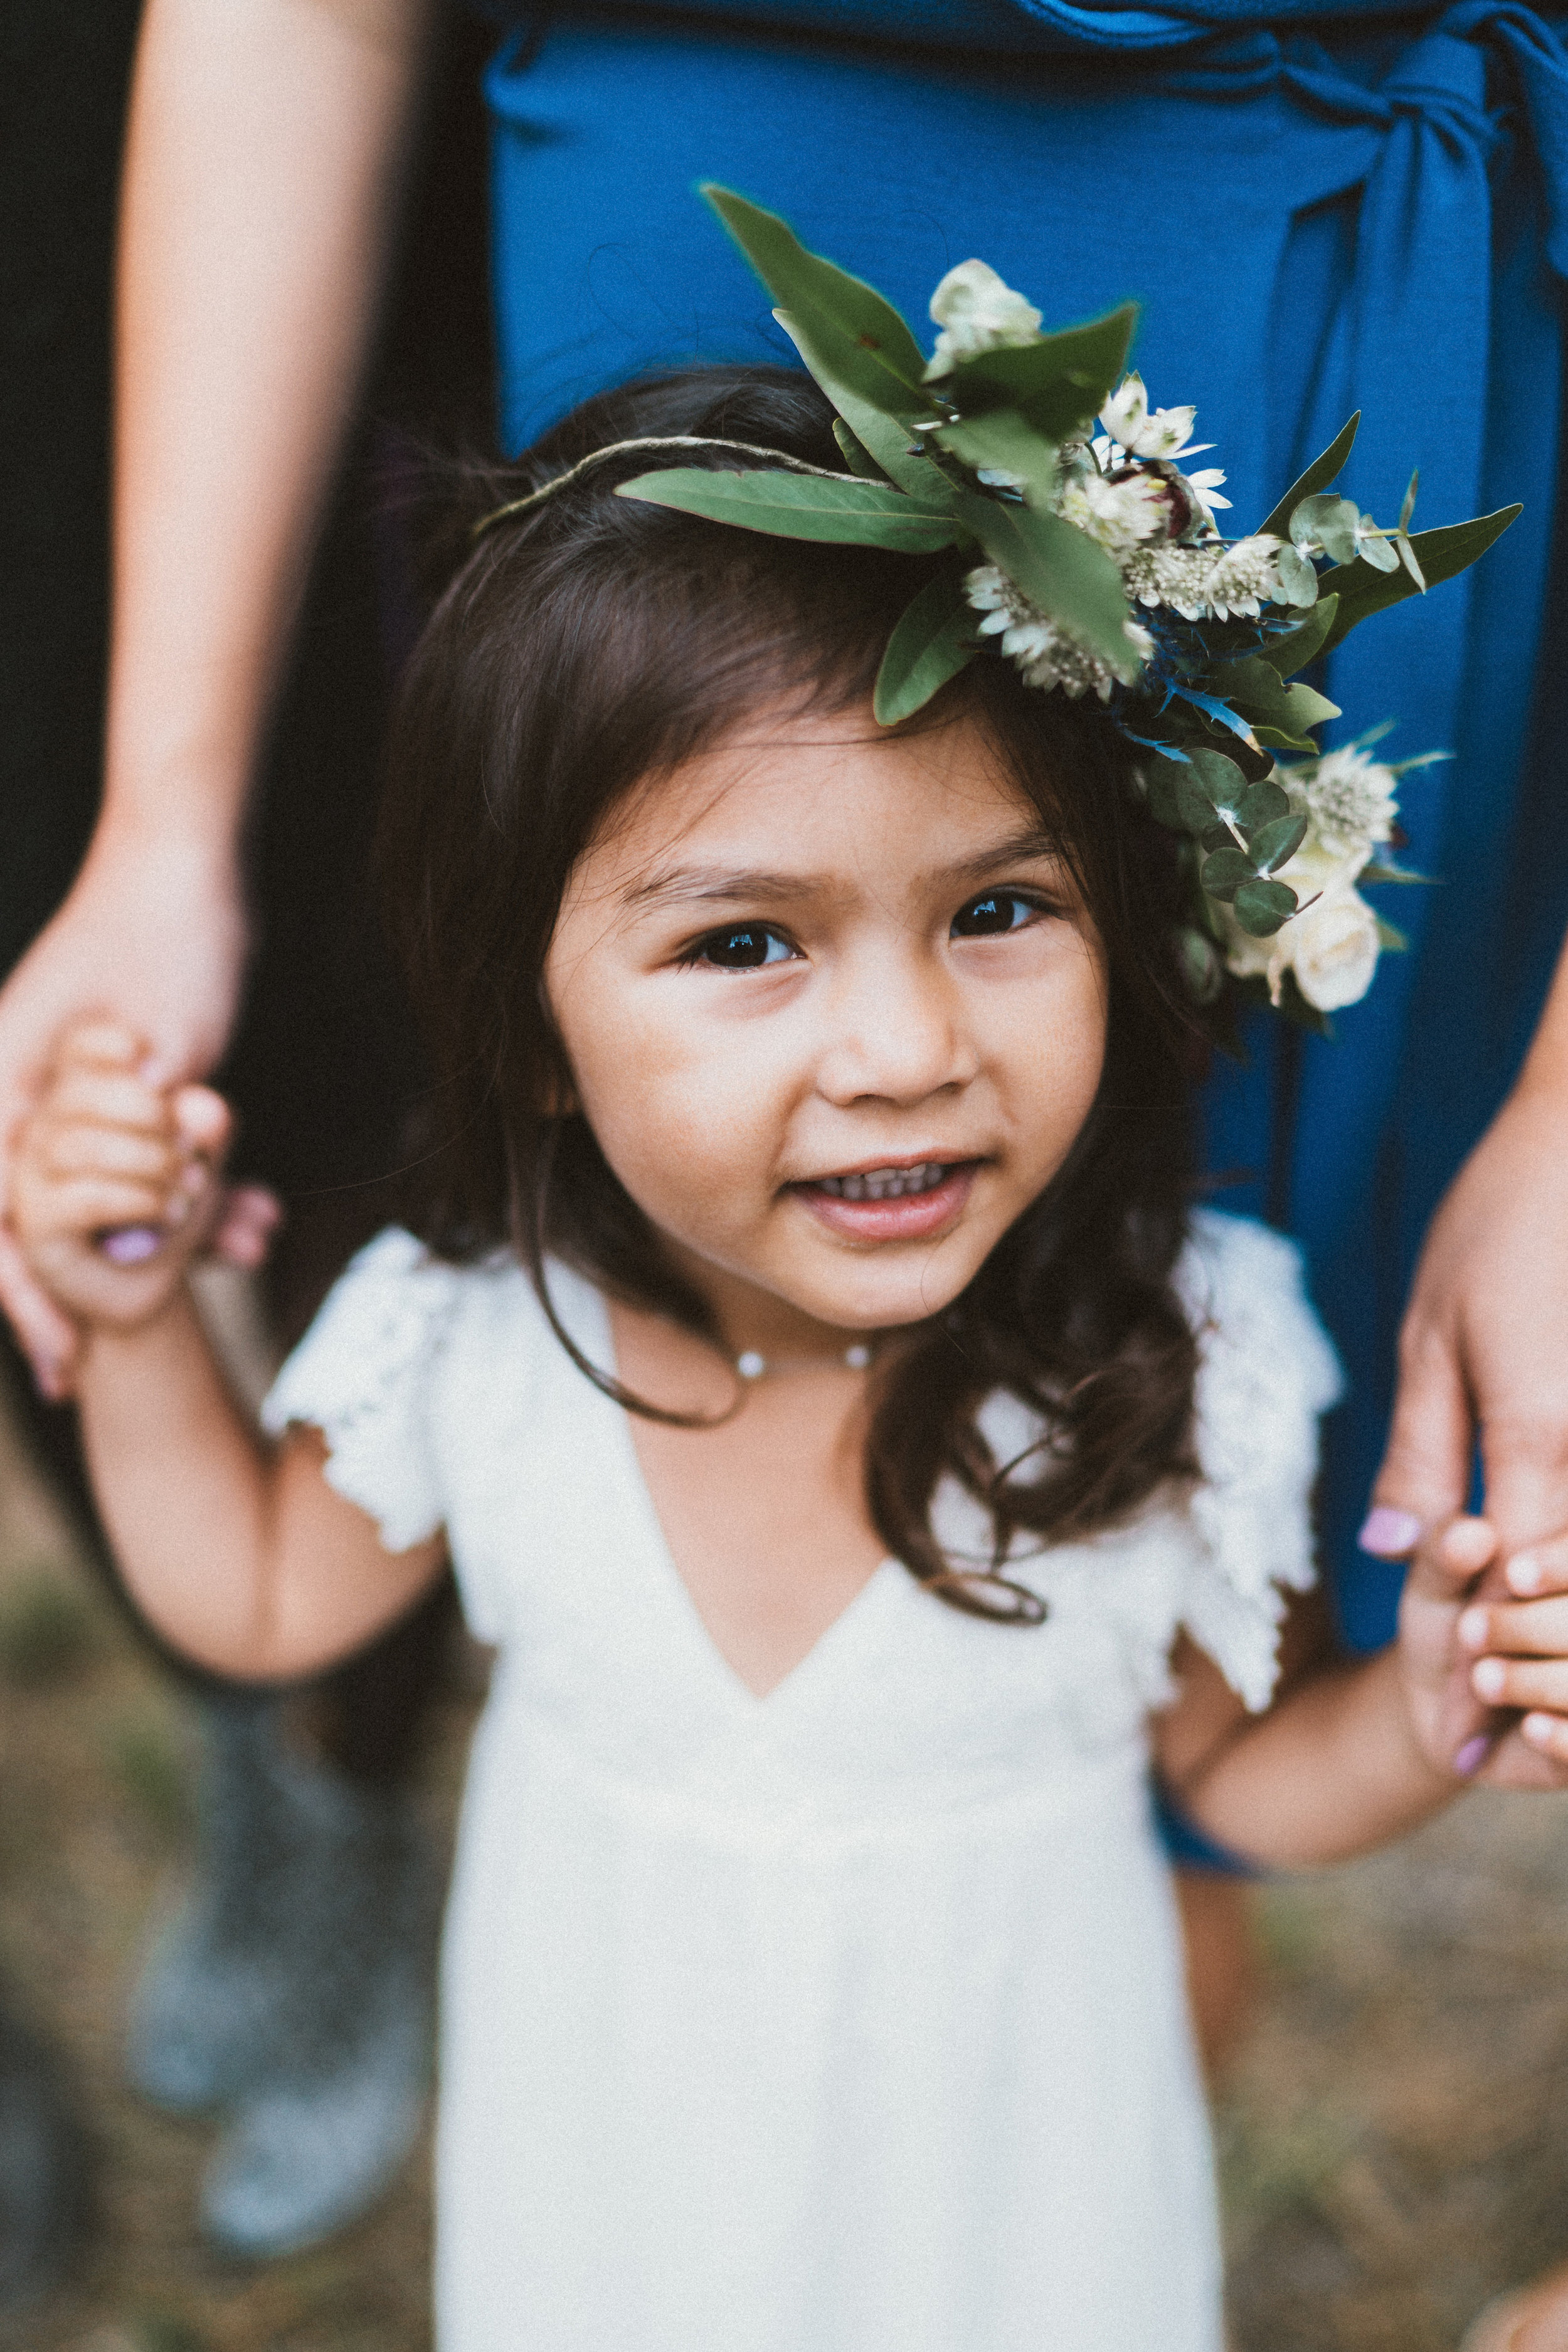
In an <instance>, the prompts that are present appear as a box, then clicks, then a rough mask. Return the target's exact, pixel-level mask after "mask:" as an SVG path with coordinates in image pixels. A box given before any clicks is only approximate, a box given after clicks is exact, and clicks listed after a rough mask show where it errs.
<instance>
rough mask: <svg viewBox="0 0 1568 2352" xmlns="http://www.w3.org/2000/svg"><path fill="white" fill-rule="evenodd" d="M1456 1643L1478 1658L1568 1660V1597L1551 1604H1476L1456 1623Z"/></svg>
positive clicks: (1500, 1602) (1546, 1602)
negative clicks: (1492, 1655)
mask: <svg viewBox="0 0 1568 2352" xmlns="http://www.w3.org/2000/svg"><path fill="white" fill-rule="evenodd" d="M1459 1640H1460V1641H1461V1643H1463V1644H1464V1646H1465V1648H1466V1649H1467V1650H1471V1651H1473V1652H1474V1653H1475V1654H1476V1656H1477V1657H1480V1656H1481V1655H1482V1654H1484V1653H1486V1652H1487V1651H1490V1650H1497V1651H1502V1652H1504V1653H1506V1654H1509V1655H1510V1656H1512V1657H1526V1658H1529V1657H1536V1658H1561V1657H1568V1595H1560V1596H1559V1597H1557V1598H1556V1599H1554V1600H1551V1601H1474V1602H1472V1603H1471V1605H1470V1607H1469V1608H1468V1609H1467V1610H1466V1612H1465V1613H1464V1615H1463V1616H1462V1617H1461V1618H1460V1620H1459Z"/></svg>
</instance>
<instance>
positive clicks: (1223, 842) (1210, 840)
mask: <svg viewBox="0 0 1568 2352" xmlns="http://www.w3.org/2000/svg"><path fill="white" fill-rule="evenodd" d="M1239 846H1240V845H1239V843H1238V842H1237V838H1236V835H1235V834H1234V833H1232V831H1231V829H1230V827H1229V825H1228V824H1226V822H1225V820H1224V819H1223V817H1222V818H1219V819H1216V818H1215V813H1214V811H1213V809H1210V810H1209V822H1208V823H1207V824H1205V826H1204V827H1203V829H1202V831H1201V832H1200V833H1199V835H1198V847H1199V848H1200V849H1236V848H1238V847H1239Z"/></svg>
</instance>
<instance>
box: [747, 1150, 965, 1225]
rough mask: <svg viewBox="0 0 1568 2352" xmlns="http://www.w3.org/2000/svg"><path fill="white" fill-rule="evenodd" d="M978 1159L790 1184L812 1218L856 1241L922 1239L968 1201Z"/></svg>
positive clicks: (869, 1170)
mask: <svg viewBox="0 0 1568 2352" xmlns="http://www.w3.org/2000/svg"><path fill="white" fill-rule="evenodd" d="M979 1166H980V1162H979V1160H918V1161H917V1162H916V1163H915V1165H914V1166H913V1167H912V1168H890V1167H889V1168H865V1169H861V1170H859V1171H857V1172H856V1173H855V1174H853V1175H847V1176H819V1177H817V1178H816V1180H815V1181H813V1182H811V1183H809V1184H795V1185H794V1186H792V1188H791V1189H792V1191H794V1192H795V1193H797V1194H798V1196H799V1197H800V1199H801V1200H802V1201H804V1202H805V1205H806V1207H807V1208H808V1209H810V1210H811V1212H812V1213H813V1214H814V1215H815V1216H817V1217H819V1218H820V1219H821V1220H822V1223H824V1224H825V1225H828V1226H831V1228H832V1230H833V1231H834V1232H835V1233H837V1234H844V1235H845V1236H846V1237H847V1238H852V1239H854V1240H855V1241H860V1242H902V1241H923V1240H925V1239H926V1238H927V1237H928V1236H929V1235H930V1234H936V1233H940V1232H941V1230H942V1227H943V1225H945V1224H948V1223H951V1222H952V1219H953V1218H954V1217H955V1216H957V1214H958V1213H959V1212H960V1210H961V1209H962V1208H963V1205H964V1203H965V1202H966V1201H967V1200H968V1198H969V1193H970V1188H971V1187H972V1185H973V1182H974V1178H975V1174H976V1172H977V1171H978V1169H979Z"/></svg>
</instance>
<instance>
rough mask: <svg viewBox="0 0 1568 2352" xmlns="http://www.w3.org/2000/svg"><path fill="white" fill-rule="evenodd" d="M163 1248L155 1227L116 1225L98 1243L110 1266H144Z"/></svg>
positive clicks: (158, 1232)
mask: <svg viewBox="0 0 1568 2352" xmlns="http://www.w3.org/2000/svg"><path fill="white" fill-rule="evenodd" d="M99 1248H100V1250H101V1251H102V1252H103V1255H104V1256H105V1257H106V1258H108V1260H109V1261H110V1265H146V1263H147V1261H148V1259H149V1258H150V1257H156V1256H157V1255H158V1252H159V1251H160V1250H161V1249H162V1248H163V1234H162V1233H161V1232H160V1231H159V1229H158V1227H157V1226H156V1225H117V1226H116V1227H115V1228H114V1231H113V1232H112V1233H108V1234H104V1236H103V1238H102V1240H101V1241H100V1243H99Z"/></svg>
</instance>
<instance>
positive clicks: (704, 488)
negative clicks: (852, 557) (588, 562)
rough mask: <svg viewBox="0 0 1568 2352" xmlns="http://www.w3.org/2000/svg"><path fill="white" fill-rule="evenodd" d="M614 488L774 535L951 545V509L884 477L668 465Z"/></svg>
mask: <svg viewBox="0 0 1568 2352" xmlns="http://www.w3.org/2000/svg"><path fill="white" fill-rule="evenodd" d="M616 497H617V498H618V499H647V501H648V502H649V504H650V505H653V506H656V507H674V508H676V509H679V512H680V513H682V514H694V515H706V516H707V517H708V519H709V520H710V521H712V522H726V523H734V524H738V525H739V526H740V528H741V529H742V530H765V531H769V532H771V533H773V535H774V536H775V537H777V538H780V539H818V540H826V541H832V542H833V543H835V544H836V545H839V546H851V547H891V548H897V549H898V550H900V551H901V552H902V553H904V554H906V555H924V554H930V553H931V551H933V550H934V549H936V548H939V547H951V546H952V542H953V541H954V540H955V539H956V538H957V536H958V530H957V526H956V524H955V523H954V521H953V519H952V514H951V512H947V513H944V512H943V511H942V509H940V508H938V507H934V506H928V505H926V504H925V503H924V502H923V501H922V500H921V499H911V498H909V497H907V496H906V495H905V493H904V492H903V491H902V490H898V489H895V488H893V486H892V484H891V483H890V482H868V481H861V480H860V479H858V478H857V477H856V476H854V475H850V474H827V475H822V474H784V473H778V472H775V471H774V470H773V467H766V466H759V467H756V468H755V469H754V470H753V471H752V472H750V473H745V474H731V473H712V472H710V471H709V470H708V469H707V468H706V467H700V466H672V467H668V469H667V470H666V471H663V472H660V473H653V474H639V475H638V476H637V478H636V480H635V481H630V482H622V483H621V484H620V485H619V487H618V488H617V489H616ZM1074 536H1075V537H1076V536H1078V534H1077V533H1075V534H1074Z"/></svg>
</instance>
